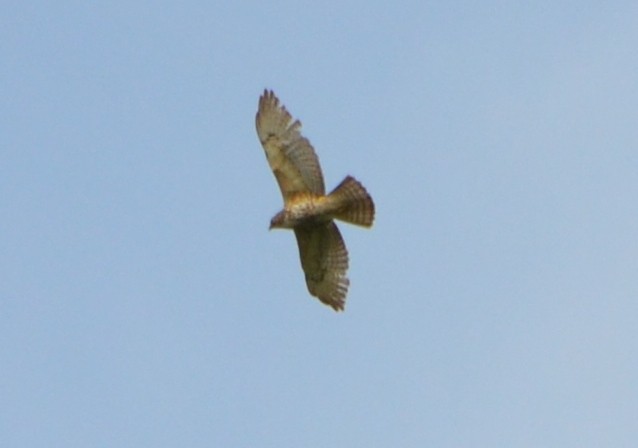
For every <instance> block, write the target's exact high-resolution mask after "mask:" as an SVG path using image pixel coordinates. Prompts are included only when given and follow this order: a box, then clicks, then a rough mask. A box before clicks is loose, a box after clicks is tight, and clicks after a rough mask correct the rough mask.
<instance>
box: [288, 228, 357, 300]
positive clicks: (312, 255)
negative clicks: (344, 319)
mask: <svg viewBox="0 0 638 448" xmlns="http://www.w3.org/2000/svg"><path fill="white" fill-rule="evenodd" d="M295 236H296V237H297V244H298V245H299V257H300V258H301V267H302V268H303V271H304V273H305V274H306V284H307V285H308V291H310V294H312V295H313V296H315V297H317V298H318V299H319V300H321V301H322V302H323V303H325V304H326V305H329V306H331V307H332V308H334V309H335V310H336V311H339V310H343V307H344V305H345V301H346V294H347V293H348V285H349V284H350V282H349V280H348V278H347V277H346V272H347V270H348V250H347V249H346V245H345V243H344V242H343V238H342V237H341V233H340V232H339V229H338V228H337V225H336V224H335V223H334V222H332V221H330V222H327V223H322V224H317V225H312V226H300V227H296V228H295Z"/></svg>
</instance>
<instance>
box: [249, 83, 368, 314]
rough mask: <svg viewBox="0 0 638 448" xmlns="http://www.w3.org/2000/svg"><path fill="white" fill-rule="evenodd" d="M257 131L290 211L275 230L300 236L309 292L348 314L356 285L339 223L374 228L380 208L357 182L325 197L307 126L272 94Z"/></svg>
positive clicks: (263, 101) (263, 100)
mask: <svg viewBox="0 0 638 448" xmlns="http://www.w3.org/2000/svg"><path fill="white" fill-rule="evenodd" d="M256 125H257V135H258V136H259V140H260V142H261V144H262V146H263V147H264V151H265V153H266V158H267V159H268V163H269V165H270V168H271V169H272V171H273V173H274V175H275V178H276V179H277V183H278V184H279V188H280V190H281V194H282V195H283V199H284V208H283V210H282V211H280V212H279V213H277V214H276V215H275V216H274V217H273V218H272V220H271V221H270V228H271V229H272V228H287V229H293V230H294V231H295V236H296V237H297V245H298V246H299V257H300V259H301V267H302V268H303V271H304V273H305V276H306V284H307V286H308V291H310V294H312V295H313V296H316V297H317V298H319V300H321V301H322V302H323V303H325V304H326V305H329V306H331V307H332V308H334V309H335V310H337V311H339V310H343V308H344V305H345V300H346V294H347V293H348V285H349V284H350V282H349V280H348V278H347V277H346V272H347V271H348V250H347V249H346V245H345V243H344V242H343V238H342V237H341V233H340V232H339V229H338V228H337V225H336V224H335V223H334V220H335V219H339V220H342V221H345V222H348V223H351V224H356V225H360V226H364V227H370V226H372V222H373V221H374V202H373V201H372V198H371V197H370V195H369V194H368V192H367V191H366V189H365V188H364V187H363V185H361V183H359V181H357V180H356V179H355V178H353V177H351V176H347V177H346V178H345V179H344V180H343V181H342V182H341V183H340V184H339V185H338V186H337V187H336V188H335V189H334V190H333V191H332V192H330V194H328V195H326V194H325V186H324V181H323V174H322V172H321V166H320V165H319V159H318V158H317V154H316V153H315V151H314V149H313V148H312V145H311V144H310V142H309V141H308V139H306V138H305V137H303V136H302V135H301V122H300V121H299V120H293V118H292V116H291V115H290V113H288V111H287V110H286V108H285V107H284V106H283V105H280V103H279V100H278V99H277V97H276V96H275V94H274V93H273V92H272V91H268V90H266V91H264V94H263V95H262V96H261V97H260V98H259V109H258V111H257V117H256Z"/></svg>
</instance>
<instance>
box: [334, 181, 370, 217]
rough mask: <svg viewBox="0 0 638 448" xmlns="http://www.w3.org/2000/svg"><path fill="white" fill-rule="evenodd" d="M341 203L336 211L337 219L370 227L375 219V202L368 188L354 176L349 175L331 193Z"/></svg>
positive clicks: (337, 202) (336, 201)
mask: <svg viewBox="0 0 638 448" xmlns="http://www.w3.org/2000/svg"><path fill="white" fill-rule="evenodd" d="M329 197H330V199H332V200H334V201H335V203H336V204H339V205H338V207H337V211H336V212H335V213H334V215H333V216H334V217H335V218H336V219H340V220H341V221H345V222H349V223H350V224H356V225H358V226H364V227H370V226H371V225H372V221H374V202H372V198H371V197H370V195H369V194H368V192H367V191H366V189H365V188H364V187H363V185H361V183H359V181H358V180H356V179H355V178H354V177H351V176H347V177H346V178H345V179H344V180H343V181H342V182H341V183H340V184H339V185H337V187H336V188H335V189H334V190H332V192H331V193H330V195H329Z"/></svg>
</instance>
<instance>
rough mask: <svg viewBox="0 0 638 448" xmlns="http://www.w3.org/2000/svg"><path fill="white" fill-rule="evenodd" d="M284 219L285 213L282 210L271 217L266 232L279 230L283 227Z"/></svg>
mask: <svg viewBox="0 0 638 448" xmlns="http://www.w3.org/2000/svg"><path fill="white" fill-rule="evenodd" d="M285 219H286V213H285V212H284V211H283V210H282V211H280V212H279V213H277V214H276V215H275V216H273V217H272V219H271V220H270V227H269V228H268V230H272V229H281V228H282V227H284V225H283V224H284V220H285Z"/></svg>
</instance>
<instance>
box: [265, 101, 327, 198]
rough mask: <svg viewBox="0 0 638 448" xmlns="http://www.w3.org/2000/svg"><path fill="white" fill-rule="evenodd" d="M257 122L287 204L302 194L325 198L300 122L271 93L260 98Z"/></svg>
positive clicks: (267, 155)
mask: <svg viewBox="0 0 638 448" xmlns="http://www.w3.org/2000/svg"><path fill="white" fill-rule="evenodd" d="M255 122H256V126H257V135H258V136H259V141H260V142H261V144H262V146H263V147H264V151H265V152H266V158H267V159H268V163H269V164H270V168H271V169H272V171H273V173H274V174H275V177H276V178H277V183H278V184H279V188H280V189H281V194H282V195H283V197H284V200H286V199H287V198H289V197H290V196H291V195H292V194H294V193H299V192H312V193H315V194H320V195H323V194H324V193H325V187H324V183H323V174H322V173H321V167H320V165H319V159H318V158H317V154H316V153H315V151H314V149H313V148H312V145H311V144H310V142H309V141H308V139H306V138H305V137H303V136H302V135H301V122H299V120H293V118H292V116H291V115H290V113H288V111H287V110H286V108H285V107H284V106H283V105H281V104H279V100H278V99H277V97H276V96H275V94H274V93H273V92H272V91H268V90H266V91H264V94H263V95H262V96H261V97H260V98H259V109H258V111H257V116H256V118H255Z"/></svg>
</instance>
